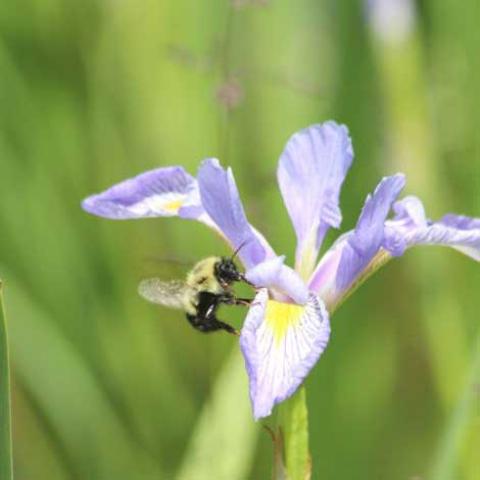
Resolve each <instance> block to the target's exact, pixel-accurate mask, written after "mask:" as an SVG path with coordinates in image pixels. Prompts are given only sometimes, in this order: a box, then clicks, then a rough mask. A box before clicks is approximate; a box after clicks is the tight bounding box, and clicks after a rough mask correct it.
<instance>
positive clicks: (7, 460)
mask: <svg viewBox="0 0 480 480" xmlns="http://www.w3.org/2000/svg"><path fill="white" fill-rule="evenodd" d="M0 478H2V479H5V480H8V479H11V478H12V431H11V418H10V367H9V360H8V341H7V328H6V322H5V313H4V310H3V298H2V281H1V280H0Z"/></svg>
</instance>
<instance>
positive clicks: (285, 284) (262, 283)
mask: <svg viewBox="0 0 480 480" xmlns="http://www.w3.org/2000/svg"><path fill="white" fill-rule="evenodd" d="M284 261H285V256H283V255H282V256H280V257H273V258H271V259H269V260H266V261H264V262H262V263H259V264H258V265H256V266H255V267H253V268H251V269H250V270H247V272H246V277H247V280H249V281H250V282H252V283H253V284H254V285H255V286H257V287H258V288H262V287H263V288H268V289H269V290H273V291H274V293H280V294H282V295H286V296H287V297H288V298H289V299H290V300H293V301H294V302H295V303H297V304H300V305H304V304H305V303H307V301H308V298H309V293H308V288H307V286H306V285H305V283H304V282H303V280H302V279H301V278H300V276H299V275H298V273H296V272H295V271H294V270H293V269H291V268H290V267H288V266H287V265H285V264H284Z"/></svg>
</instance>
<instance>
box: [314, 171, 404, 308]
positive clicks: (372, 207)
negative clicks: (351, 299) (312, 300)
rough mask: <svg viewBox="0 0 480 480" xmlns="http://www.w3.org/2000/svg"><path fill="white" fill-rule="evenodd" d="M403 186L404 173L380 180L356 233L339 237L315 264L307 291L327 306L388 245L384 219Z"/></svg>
mask: <svg viewBox="0 0 480 480" xmlns="http://www.w3.org/2000/svg"><path fill="white" fill-rule="evenodd" d="M404 186H405V176H404V175H403V174H397V175H393V176H391V177H385V178H383V179H382V180H381V182H380V183H379V184H378V186H377V188H376V189H375V191H374V193H373V194H370V195H368V197H367V200H366V201H365V205H364V207H363V209H362V212H361V214H360V217H359V219H358V222H357V225H356V227H355V230H353V231H351V232H348V233H346V234H344V235H342V237H341V238H339V239H338V240H337V242H335V244H334V245H333V246H332V247H331V249H330V250H329V251H328V252H327V253H326V254H325V255H324V257H323V258H322V260H321V261H320V263H319V264H318V266H317V268H316V270H315V272H314V273H313V275H312V276H311V278H310V281H309V288H310V290H311V291H313V292H315V293H317V294H319V295H321V296H322V298H323V299H324V300H326V301H327V302H328V304H330V303H332V304H334V303H335V302H336V301H337V299H338V298H339V297H341V296H342V295H343V294H344V292H345V291H346V290H347V289H348V288H349V287H350V286H351V285H352V284H353V283H354V282H355V280H356V279H357V278H358V277H359V275H360V274H361V273H362V271H363V270H364V269H365V268H366V267H367V266H368V265H369V264H370V262H372V260H373V259H374V258H375V256H376V255H377V254H378V253H379V251H380V249H381V248H382V247H384V245H385V244H386V243H387V239H386V238H385V220H386V218H387V215H388V212H389V211H390V208H391V206H392V203H393V202H394V201H395V199H396V198H397V197H398V195H399V193H400V191H401V190H402V189H403V187H404ZM390 240H392V241H393V237H390Z"/></svg>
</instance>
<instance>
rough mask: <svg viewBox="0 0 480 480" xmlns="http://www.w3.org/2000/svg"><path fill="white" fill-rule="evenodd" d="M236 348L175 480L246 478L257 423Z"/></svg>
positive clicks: (219, 379)
mask: <svg viewBox="0 0 480 480" xmlns="http://www.w3.org/2000/svg"><path fill="white" fill-rule="evenodd" d="M247 392H248V385H247V375H246V372H245V366H244V362H243V359H242V357H241V355H240V351H239V350H238V349H235V350H234V351H233V352H232V354H231V355H230V357H229V358H228V359H227V361H226V363H225V365H224V367H223V369H222V371H221V372H220V374H219V376H218V378H217V381H216V383H215V385H214V388H213V391H212V394H211V397H210V400H209V401H208V402H207V404H206V405H205V407H204V409H203V412H202V414H201V415H200V417H199V420H198V422H197V425H196V427H195V429H194V431H193V434H192V437H191V441H190V445H189V446H188V448H187V452H186V454H185V456H184V460H183V464H182V466H181V468H180V470H179V474H178V475H177V477H176V478H177V480H204V479H205V480H207V479H208V480H209V479H212V478H218V479H221V478H228V479H229V480H243V479H245V478H248V474H249V470H250V467H251V463H252V458H253V455H254V451H255V446H256V439H257V436H258V427H257V425H256V424H255V422H254V421H253V417H252V412H251V409H250V403H249V401H248V393H247Z"/></svg>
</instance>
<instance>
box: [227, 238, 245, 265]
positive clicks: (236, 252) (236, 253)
mask: <svg viewBox="0 0 480 480" xmlns="http://www.w3.org/2000/svg"><path fill="white" fill-rule="evenodd" d="M247 243H248V240H245V241H243V242H242V243H241V244H240V245H239V246H238V247H237V249H236V250H235V251H234V252H233V254H232V257H231V259H232V260H235V257H236V256H237V255H238V253H239V252H240V250H241V249H242V248H243V247H244V246H245V245H246V244H247Z"/></svg>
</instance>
